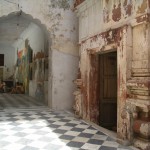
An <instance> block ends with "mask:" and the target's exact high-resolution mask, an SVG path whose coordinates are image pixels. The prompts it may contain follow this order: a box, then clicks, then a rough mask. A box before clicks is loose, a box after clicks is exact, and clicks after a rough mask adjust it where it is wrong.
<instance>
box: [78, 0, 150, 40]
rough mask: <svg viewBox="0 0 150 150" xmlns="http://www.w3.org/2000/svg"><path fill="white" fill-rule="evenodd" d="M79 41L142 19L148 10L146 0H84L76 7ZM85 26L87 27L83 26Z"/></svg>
mask: <svg viewBox="0 0 150 150" xmlns="http://www.w3.org/2000/svg"><path fill="white" fill-rule="evenodd" d="M76 9H77V13H78V16H79V20H80V21H79V30H80V32H79V35H80V36H79V38H80V41H82V40H84V39H85V38H87V37H91V36H93V35H95V34H97V33H100V32H104V31H106V30H109V29H110V28H116V26H117V27H119V26H122V25H124V24H130V23H131V20H132V22H136V21H137V20H138V21H139V22H142V21H143V18H144V15H145V14H147V13H148V12H149V1H148V0H121V1H120V0H115V1H112V0H101V1H99V0H93V1H88V0H86V1H84V2H83V3H82V4H81V5H79V6H78V7H77V8H76ZM85 26H87V27H88V30H87V28H85Z"/></svg>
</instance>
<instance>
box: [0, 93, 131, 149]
mask: <svg viewBox="0 0 150 150" xmlns="http://www.w3.org/2000/svg"><path fill="white" fill-rule="evenodd" d="M79 149H80V150H82V149H84V150H132V149H131V148H130V147H124V146H121V145H119V144H118V143H117V142H115V140H113V139H112V138H110V137H109V136H107V135H105V134H104V133H102V132H101V131H99V130H97V129H96V128H95V127H94V126H92V125H90V124H87V123H86V122H84V121H83V120H79V119H77V118H75V117H74V116H73V115H72V114H71V113H69V112H66V111H54V110H51V109H49V108H48V107H47V106H45V105H44V104H43V103H41V102H38V101H36V100H34V99H33V98H31V97H28V96H25V95H9V94H0V150H79Z"/></svg>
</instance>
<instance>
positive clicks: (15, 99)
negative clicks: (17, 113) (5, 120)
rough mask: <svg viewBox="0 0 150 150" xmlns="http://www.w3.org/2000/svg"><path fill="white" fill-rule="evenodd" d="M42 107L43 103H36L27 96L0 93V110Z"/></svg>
mask: <svg viewBox="0 0 150 150" xmlns="http://www.w3.org/2000/svg"><path fill="white" fill-rule="evenodd" d="M43 105H44V103H43V102H40V101H37V100H35V99H34V98H33V97H29V96H28V95H24V94H7V93H0V109H1V108H8V107H15V108H22V107H34V106H43Z"/></svg>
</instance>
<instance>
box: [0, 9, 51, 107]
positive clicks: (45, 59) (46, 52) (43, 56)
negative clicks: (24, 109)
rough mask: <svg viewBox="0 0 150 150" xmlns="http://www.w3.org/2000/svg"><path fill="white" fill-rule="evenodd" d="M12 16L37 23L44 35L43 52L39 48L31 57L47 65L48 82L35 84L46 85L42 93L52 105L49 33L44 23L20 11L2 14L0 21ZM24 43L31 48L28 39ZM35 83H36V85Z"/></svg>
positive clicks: (49, 104)
mask: <svg viewBox="0 0 150 150" xmlns="http://www.w3.org/2000/svg"><path fill="white" fill-rule="evenodd" d="M13 17H18V18H19V17H23V18H24V19H25V20H28V21H29V22H31V23H33V24H35V25H37V26H38V27H39V28H40V29H41V31H42V32H43V35H44V43H43V44H44V49H43V53H42V50H41V52H40V51H39V52H37V53H36V54H35V55H34V56H33V59H36V58H39V59H40V61H39V62H37V64H39V65H40V62H41V63H42V64H43V65H46V67H47V71H46V72H47V75H45V74H44V79H45V78H46V81H47V82H48V83H46V85H45V80H44V81H43V82H42V85H41V80H40V81H37V82H38V83H37V85H40V86H43V87H45V86H47V88H46V90H45V89H44V94H45V93H47V94H46V96H45V95H44V96H45V97H46V101H47V104H48V106H49V107H52V106H51V90H48V89H51V84H52V81H51V80H50V78H49V76H51V59H50V58H51V43H52V40H51V36H50V33H49V31H48V30H47V27H46V25H44V24H42V23H41V21H40V20H39V19H34V18H33V17H32V16H31V15H29V14H26V13H24V12H22V11H16V12H12V13H10V14H8V15H7V16H2V17H0V22H3V21H4V20H6V19H8V20H9V19H11V18H13ZM16 26H19V24H16ZM24 44H25V48H29V49H31V50H32V46H31V45H30V44H29V41H28V39H25V40H24ZM33 64H34V63H33ZM33 64H29V68H32V67H31V66H33ZM29 70H30V69H29ZM44 71H45V68H44ZM45 76H46V77H45ZM39 82H40V83H39ZM37 85H36V87H37ZM35 94H36V92H35ZM45 97H44V98H45Z"/></svg>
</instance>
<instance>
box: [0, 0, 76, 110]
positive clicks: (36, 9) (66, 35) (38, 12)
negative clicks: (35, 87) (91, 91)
mask: <svg viewBox="0 0 150 150" xmlns="http://www.w3.org/2000/svg"><path fill="white" fill-rule="evenodd" d="M73 4H74V3H73V0H55V1H54V0H42V1H41V0H32V1H31V0H25V1H24V0H19V1H18V0H12V1H11V2H9V1H3V0H1V2H0V17H1V18H0V19H3V18H4V17H5V16H7V15H9V14H11V13H14V14H16V15H17V14H19V13H17V12H19V11H20V12H21V11H22V12H23V13H24V14H26V15H25V17H27V19H29V20H31V21H33V22H37V23H39V24H43V25H44V26H45V28H46V32H47V34H48V42H49V56H50V57H49V77H48V80H49V84H48V87H49V91H48V92H49V93H48V95H49V96H48V97H49V98H48V99H49V100H50V101H49V105H50V107H53V106H52V105H53V104H54V105H55V99H57V107H55V108H57V109H59V108H61V109H66V108H71V107H72V106H71V105H70V104H71V103H70V101H71V100H72V101H73V95H72V97H70V95H71V94H72V91H73V89H74V84H73V82H72V81H71V80H72V79H71V78H69V72H70V69H71V71H72V70H74V72H73V73H74V75H73V76H74V77H75V76H76V74H77V69H78V68H76V66H75V65H73V64H72V66H73V67H72V68H70V69H69V68H68V70H66V68H65V69H64V70H65V71H68V73H67V76H65V75H66V72H64V70H63V69H62V68H63V67H66V66H62V64H60V65H59V66H56V65H55V62H56V61H55V52H54V53H53V51H56V53H57V52H58V53H59V54H58V53H57V55H59V56H61V55H66V56H68V60H66V59H65V60H64V61H66V62H68V61H69V60H70V57H72V56H73V57H72V59H74V61H71V62H70V65H71V63H74V62H75V63H77V62H78V59H77V57H78V46H77V40H78V35H77V31H78V26H77V23H78V22H77V17H76V16H75V14H74V12H73ZM68 63H69V62H68ZM52 67H53V68H52ZM59 68H60V69H59ZM54 72H55V73H56V74H54ZM57 74H62V75H63V76H65V78H66V79H67V78H68V80H69V82H67V80H61V76H57ZM53 79H55V80H57V81H60V80H61V82H59V84H55V82H53ZM62 85H64V86H65V87H66V88H63V87H62ZM55 89H57V95H58V96H57V97H55V95H56V94H55V93H52V91H53V92H54V91H55ZM70 89H71V90H70ZM66 91H67V92H68V96H65V97H64V95H65V94H64V93H66ZM66 98H67V100H66ZM63 99H65V101H66V104H67V103H68V106H67V105H66V108H65V107H64V108H62V107H61V102H62V100H63ZM55 106H56V105H55Z"/></svg>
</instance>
